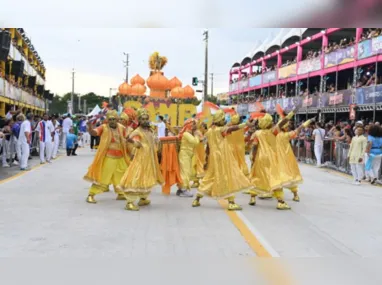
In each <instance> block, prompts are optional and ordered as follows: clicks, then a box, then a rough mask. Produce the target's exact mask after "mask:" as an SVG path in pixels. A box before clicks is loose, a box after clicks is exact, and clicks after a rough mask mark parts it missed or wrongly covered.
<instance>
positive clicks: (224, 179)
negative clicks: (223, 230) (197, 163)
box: [192, 110, 251, 211]
mask: <svg viewBox="0 0 382 285" xmlns="http://www.w3.org/2000/svg"><path fill="white" fill-rule="evenodd" d="M245 126H246V124H240V125H238V126H232V127H226V126H225V113H224V111H222V110H218V111H217V112H216V113H215V115H214V116H213V125H212V126H211V128H210V129H209V130H208V131H207V133H206V137H207V151H206V153H207V161H208V163H207V164H208V165H207V171H206V175H205V176H204V178H203V179H202V181H201V183H200V186H199V193H198V194H197V197H196V199H195V200H194V201H193V203H192V206H193V207H199V206H200V200H201V198H203V196H204V195H206V196H209V197H212V198H215V199H227V200H228V202H229V204H228V210H230V211H235V210H241V209H242V208H241V207H240V206H239V205H238V204H236V203H235V196H234V194H235V193H236V192H241V191H244V190H246V189H249V188H251V183H250V181H249V179H248V178H247V177H246V176H245V175H244V173H243V172H242V171H241V169H240V168H239V165H238V163H237V161H236V160H235V158H234V156H233V153H232V149H231V147H230V146H229V144H228V141H227V140H226V138H225V137H224V136H226V135H228V134H230V133H231V132H233V131H237V130H238V129H242V128H244V127H245Z"/></svg>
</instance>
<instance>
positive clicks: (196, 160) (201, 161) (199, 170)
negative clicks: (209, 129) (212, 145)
mask: <svg viewBox="0 0 382 285" xmlns="http://www.w3.org/2000/svg"><path fill="white" fill-rule="evenodd" d="M204 134H205V131H204V129H202V128H201V127H200V128H199V129H198V130H197V131H196V132H195V136H196V137H198V138H199V143H198V144H197V145H196V147H195V152H194V156H193V159H192V160H193V162H192V165H193V176H194V184H192V187H194V188H198V187H199V179H201V178H203V177H204V175H205V171H204V165H205V163H206V148H205V143H204V141H203V140H204Z"/></svg>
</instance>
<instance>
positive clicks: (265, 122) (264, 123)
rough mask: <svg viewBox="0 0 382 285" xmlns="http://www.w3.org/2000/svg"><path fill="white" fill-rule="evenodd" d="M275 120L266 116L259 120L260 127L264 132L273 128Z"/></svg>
mask: <svg viewBox="0 0 382 285" xmlns="http://www.w3.org/2000/svg"><path fill="white" fill-rule="evenodd" d="M272 122H273V118H272V116H271V115H269V114H265V116H264V117H262V118H261V119H259V127H260V129H262V130H265V129H268V128H269V127H270V126H272Z"/></svg>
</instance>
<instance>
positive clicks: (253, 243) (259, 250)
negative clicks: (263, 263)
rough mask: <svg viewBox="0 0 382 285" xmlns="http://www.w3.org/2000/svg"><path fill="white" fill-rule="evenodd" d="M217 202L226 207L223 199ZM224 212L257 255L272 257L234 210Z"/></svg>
mask: <svg viewBox="0 0 382 285" xmlns="http://www.w3.org/2000/svg"><path fill="white" fill-rule="evenodd" d="M219 204H220V205H221V206H222V207H223V208H224V209H226V208H227V205H228V203H227V201H225V200H221V201H219ZM225 212H226V214H227V215H228V217H229V218H230V219H231V221H232V223H233V224H234V225H235V227H236V228H237V229H238V230H239V231H240V233H241V234H242V236H243V237H244V239H245V240H246V242H247V243H248V245H249V246H250V247H251V248H252V250H253V251H254V252H255V253H256V255H257V256H258V257H272V255H271V254H270V253H269V252H268V251H267V250H266V248H264V246H263V245H262V244H261V243H260V242H259V240H258V239H257V238H256V237H255V235H254V234H253V233H252V232H251V230H250V229H249V228H248V227H247V226H246V224H245V223H244V222H243V221H242V220H241V219H240V218H239V216H238V215H237V214H236V213H235V212H234V211H228V210H225Z"/></svg>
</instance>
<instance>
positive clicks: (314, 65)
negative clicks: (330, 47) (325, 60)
mask: <svg viewBox="0 0 382 285" xmlns="http://www.w3.org/2000/svg"><path fill="white" fill-rule="evenodd" d="M320 69H321V59H320V57H315V58H312V59H307V60H304V61H301V62H300V63H299V66H298V74H299V75H300V74H306V73H308V72H313V71H317V70H320Z"/></svg>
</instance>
